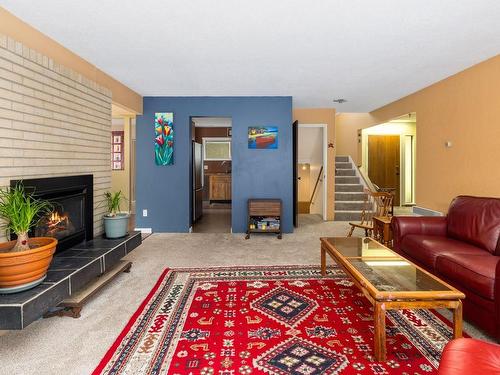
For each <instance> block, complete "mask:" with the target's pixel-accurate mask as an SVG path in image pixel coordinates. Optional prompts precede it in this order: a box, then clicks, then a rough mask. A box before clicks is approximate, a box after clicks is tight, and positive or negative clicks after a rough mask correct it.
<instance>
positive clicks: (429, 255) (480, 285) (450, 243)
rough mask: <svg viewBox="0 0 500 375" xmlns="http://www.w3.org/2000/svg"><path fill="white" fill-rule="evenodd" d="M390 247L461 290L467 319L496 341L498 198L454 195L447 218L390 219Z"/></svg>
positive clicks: (499, 327) (499, 311) (499, 322)
mask: <svg viewBox="0 0 500 375" xmlns="http://www.w3.org/2000/svg"><path fill="white" fill-rule="evenodd" d="M392 228H393V233H394V250H395V251H397V252H398V253H400V254H401V255H403V256H404V257H406V258H408V259H410V260H411V261H412V262H414V263H416V264H418V265H420V266H421V267H423V268H425V269H427V270H428V271H430V272H432V273H433V274H435V275H438V276H439V277H440V278H442V279H443V280H445V281H447V282H448V283H450V284H452V285H453V286H455V287H456V288H457V289H459V290H461V291H462V292H464V293H465V295H466V299H465V301H464V316H465V318H466V319H467V320H469V321H471V322H473V323H474V324H476V325H477V326H479V327H481V328H483V329H484V330H486V331H487V332H488V333H489V334H490V335H492V336H494V337H496V338H497V339H500V199H498V198H480V197H471V196H458V197H456V198H455V199H454V200H453V201H452V202H451V204H450V208H449V210H448V215H447V216H446V217H435V216H434V217H423V216H421V217H394V218H393V220H392Z"/></svg>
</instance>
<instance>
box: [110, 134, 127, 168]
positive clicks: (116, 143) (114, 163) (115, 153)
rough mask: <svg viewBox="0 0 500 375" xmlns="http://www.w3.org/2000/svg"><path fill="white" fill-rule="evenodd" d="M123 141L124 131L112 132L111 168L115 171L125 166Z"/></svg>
mask: <svg viewBox="0 0 500 375" xmlns="http://www.w3.org/2000/svg"><path fill="white" fill-rule="evenodd" d="M123 142H124V132H123V131H113V132H111V169H112V170H114V171H116V170H123V169H124V167H125V160H124V153H123Z"/></svg>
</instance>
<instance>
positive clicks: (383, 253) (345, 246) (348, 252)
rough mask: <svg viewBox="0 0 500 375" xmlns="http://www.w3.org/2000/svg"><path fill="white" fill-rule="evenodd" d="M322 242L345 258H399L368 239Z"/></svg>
mask: <svg viewBox="0 0 500 375" xmlns="http://www.w3.org/2000/svg"><path fill="white" fill-rule="evenodd" d="M323 240H324V241H326V242H327V243H328V244H329V245H331V246H333V247H334V248H335V249H336V250H337V251H338V252H339V253H340V254H342V256H344V257H345V258H387V257H389V258H401V256H400V255H398V254H397V253H395V252H394V251H392V250H391V249H389V248H387V247H385V246H383V245H381V244H379V243H378V242H376V241H374V240H373V239H371V238H369V237H364V238H360V237H329V238H324V239H323ZM401 259H403V258H401Z"/></svg>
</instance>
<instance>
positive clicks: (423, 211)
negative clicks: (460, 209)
mask: <svg viewBox="0 0 500 375" xmlns="http://www.w3.org/2000/svg"><path fill="white" fill-rule="evenodd" d="M413 213H414V214H415V215H418V216H444V214H443V213H442V212H440V211H435V210H431V209H430V208H425V207H420V206H413Z"/></svg>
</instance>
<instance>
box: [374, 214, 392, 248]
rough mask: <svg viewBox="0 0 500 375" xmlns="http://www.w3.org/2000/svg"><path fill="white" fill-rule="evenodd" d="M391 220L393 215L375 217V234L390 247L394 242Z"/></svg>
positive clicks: (378, 239)
mask: <svg viewBox="0 0 500 375" xmlns="http://www.w3.org/2000/svg"><path fill="white" fill-rule="evenodd" d="M391 221H392V216H374V217H373V236H374V237H375V239H376V240H377V241H379V242H382V243H383V244H384V246H387V247H390V246H389V244H390V243H391V242H392V229H391Z"/></svg>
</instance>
